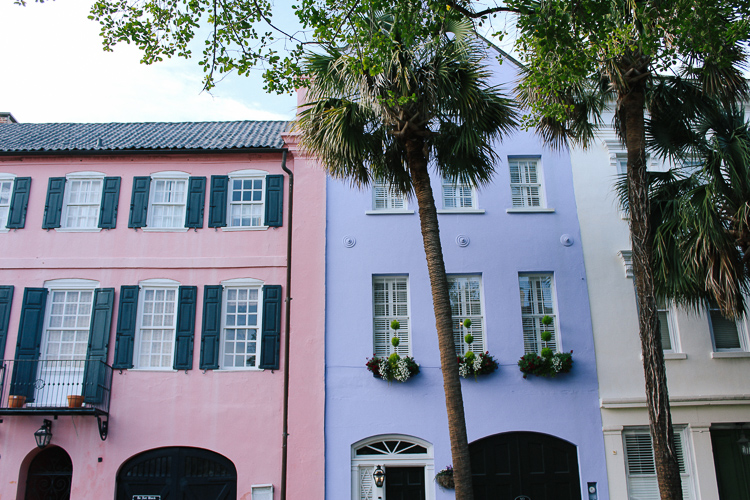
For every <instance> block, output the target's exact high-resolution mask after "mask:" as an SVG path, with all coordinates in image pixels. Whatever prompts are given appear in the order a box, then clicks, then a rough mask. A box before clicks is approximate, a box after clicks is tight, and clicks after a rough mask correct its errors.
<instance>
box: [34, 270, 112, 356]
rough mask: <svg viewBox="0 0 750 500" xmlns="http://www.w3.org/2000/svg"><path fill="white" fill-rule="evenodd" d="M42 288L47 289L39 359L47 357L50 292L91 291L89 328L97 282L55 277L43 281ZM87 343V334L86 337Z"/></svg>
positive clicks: (50, 311)
mask: <svg viewBox="0 0 750 500" xmlns="http://www.w3.org/2000/svg"><path fill="white" fill-rule="evenodd" d="M44 288H46V289H47V302H46V304H45V307H44V330H43V333H42V343H41V348H40V353H39V359H40V360H46V359H48V355H49V353H48V346H49V330H50V320H51V315H52V294H53V293H55V292H88V291H90V292H91V306H90V310H89V324H88V325H87V326H86V329H87V330H89V329H90V327H91V315H92V314H93V312H94V291H95V290H96V289H97V288H99V282H98V281H95V280H89V279H80V278H73V279H56V280H49V281H45V282H44ZM86 343H87V345H88V336H87V338H86ZM85 356H86V355H85V354H84V359H85Z"/></svg>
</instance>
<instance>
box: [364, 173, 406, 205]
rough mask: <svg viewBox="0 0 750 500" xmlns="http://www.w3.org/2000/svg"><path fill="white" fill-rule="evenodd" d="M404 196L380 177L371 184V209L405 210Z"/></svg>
mask: <svg viewBox="0 0 750 500" xmlns="http://www.w3.org/2000/svg"><path fill="white" fill-rule="evenodd" d="M407 208H408V207H407V204H406V198H405V197H404V195H403V194H402V193H399V192H398V191H396V190H395V189H393V188H392V187H391V186H390V185H389V184H388V183H387V182H385V181H384V180H382V179H376V180H375V182H373V186H372V209H373V210H406V209H407Z"/></svg>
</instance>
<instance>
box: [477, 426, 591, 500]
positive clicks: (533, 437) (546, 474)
mask: <svg viewBox="0 0 750 500" xmlns="http://www.w3.org/2000/svg"><path fill="white" fill-rule="evenodd" d="M469 452H470V454H471V473H472V482H473V484H474V498H475V499H476V500H515V499H517V498H522V499H524V500H525V499H527V498H528V499H531V500H580V499H581V483H580V479H579V477H578V453H577V451H576V447H575V445H573V444H571V443H569V442H567V441H565V440H562V439H560V438H557V437H555V436H550V435H548V434H541V433H538V432H507V433H504V434H495V435H494V436H488V437H486V438H483V439H480V440H478V441H475V442H473V443H471V444H470V445H469Z"/></svg>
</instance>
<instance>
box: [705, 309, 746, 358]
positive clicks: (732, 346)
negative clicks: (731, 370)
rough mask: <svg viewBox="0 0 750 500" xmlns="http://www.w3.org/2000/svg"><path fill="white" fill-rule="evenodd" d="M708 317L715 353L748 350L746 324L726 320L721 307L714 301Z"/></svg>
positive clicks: (729, 319)
mask: <svg viewBox="0 0 750 500" xmlns="http://www.w3.org/2000/svg"><path fill="white" fill-rule="evenodd" d="M708 317H709V324H710V326H711V333H712V334H713V338H714V350H715V351H747V350H748V343H747V338H746V336H747V334H746V332H745V325H744V324H743V323H744V322H742V321H735V320H733V319H731V318H726V317H725V316H724V315H723V314H722V313H721V309H719V305H718V304H717V303H716V302H714V301H710V302H709V305H708Z"/></svg>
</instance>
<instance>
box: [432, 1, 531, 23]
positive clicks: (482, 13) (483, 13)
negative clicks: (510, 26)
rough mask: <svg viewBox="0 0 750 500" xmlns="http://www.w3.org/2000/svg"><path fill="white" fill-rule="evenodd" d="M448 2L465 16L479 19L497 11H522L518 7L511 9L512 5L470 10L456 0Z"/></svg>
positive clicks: (514, 12)
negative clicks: (477, 10) (475, 10)
mask: <svg viewBox="0 0 750 500" xmlns="http://www.w3.org/2000/svg"><path fill="white" fill-rule="evenodd" d="M446 4H447V5H448V6H449V7H450V8H451V9H456V10H457V11H458V12H460V13H461V14H463V15H464V16H466V17H468V18H470V19H477V18H479V17H482V16H486V15H488V14H495V13H497V12H511V13H513V14H520V13H521V12H520V11H518V10H516V9H511V8H510V7H491V8H489V9H484V10H480V11H479V12H472V11H470V10H468V9H467V8H465V7H461V6H460V5H458V4H457V3H456V2H454V1H452V0H451V1H448V2H446Z"/></svg>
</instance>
